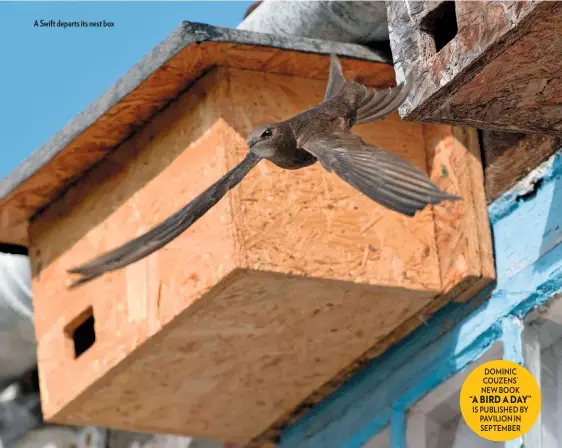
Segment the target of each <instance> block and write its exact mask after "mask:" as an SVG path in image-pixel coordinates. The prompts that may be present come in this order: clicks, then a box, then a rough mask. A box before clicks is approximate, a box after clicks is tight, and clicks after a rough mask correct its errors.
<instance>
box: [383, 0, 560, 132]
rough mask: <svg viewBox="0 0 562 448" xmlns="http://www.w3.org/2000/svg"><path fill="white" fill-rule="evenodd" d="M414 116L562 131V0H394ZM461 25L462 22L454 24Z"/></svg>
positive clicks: (406, 111) (398, 48)
mask: <svg viewBox="0 0 562 448" xmlns="http://www.w3.org/2000/svg"><path fill="white" fill-rule="evenodd" d="M387 10H388V20H389V29H390V43H391V48H392V52H393V58H394V62H395V66H396V68H397V78H398V81H401V79H402V78H403V76H404V74H405V73H410V72H411V73H412V74H413V78H414V85H415V86H416V89H415V92H414V94H412V95H410V96H409V98H408V99H407V101H406V102H405V104H404V105H403V106H402V107H401V108H400V115H401V116H402V117H403V118H405V119H408V120H413V121H424V122H441V123H449V124H457V125H463V126H470V127H476V128H483V129H495V130H501V131H513V132H524V133H539V134H548V135H554V136H562V93H561V92H562V58H561V57H560V55H561V54H562V3H561V2H550V1H542V2H541V1H536V2H521V1H504V2H465V1H459V2H454V1H410V0H400V1H387ZM455 25H456V26H455Z"/></svg>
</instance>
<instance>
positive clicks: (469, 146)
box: [423, 124, 495, 301]
mask: <svg viewBox="0 0 562 448" xmlns="http://www.w3.org/2000/svg"><path fill="white" fill-rule="evenodd" d="M423 129H424V135H425V139H426V144H427V156H428V162H429V166H430V167H431V173H430V177H431V179H432V180H433V181H434V182H435V183H436V184H437V185H439V186H440V187H441V188H442V189H444V190H451V189H456V190H457V191H461V192H462V193H463V200H462V201H461V202H448V203H444V204H443V205H442V206H440V207H434V221H435V234H436V238H437V249H438V254H439V260H440V266H441V282H442V288H443V291H444V293H446V294H448V295H450V296H451V297H454V298H455V300H457V301H464V300H467V299H469V298H471V297H472V294H468V293H467V294H463V293H462V291H468V290H471V291H473V290H474V288H472V286H474V284H475V283H477V284H478V285H479V286H478V288H477V290H478V289H481V288H482V287H483V286H484V285H486V284H488V283H489V282H490V281H492V280H493V279H494V278H495V269H494V257H493V251H492V235H491V231H490V226H489V220H488V210H487V207H486V197H485V192H484V188H483V185H484V173H483V169H482V161H481V157H480V146H479V144H478V134H477V131H476V130H475V129H469V128H458V127H451V126H449V125H438V124H427V125H424V127H423Z"/></svg>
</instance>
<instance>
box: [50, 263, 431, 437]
mask: <svg viewBox="0 0 562 448" xmlns="http://www.w3.org/2000/svg"><path fill="white" fill-rule="evenodd" d="M433 297H434V293H433V292H420V291H407V290H400V289H396V288H385V287H379V286H369V285H354V284H350V283H349V282H340V281H328V280H324V279H318V280H316V279H307V280H306V281H303V278H302V277H300V276H292V275H281V274H277V275H273V274H271V273H263V272H257V271H237V272H235V273H233V274H232V275H231V276H229V277H228V278H227V279H225V281H224V282H222V283H221V285H219V287H218V288H215V289H213V290H212V291H211V292H210V293H209V294H207V295H206V296H205V297H204V298H202V299H200V304H201V305H202V306H195V307H194V308H193V309H190V310H189V311H188V312H185V313H182V314H181V315H179V316H178V317H177V318H176V319H174V320H173V321H172V322H170V324H168V325H167V326H166V328H165V329H164V330H163V331H161V332H159V333H158V334H156V335H155V336H153V337H152V338H151V339H150V340H149V341H148V342H147V343H146V344H144V345H143V346H142V347H140V348H139V349H138V351H135V352H134V353H132V354H131V356H130V357H129V359H127V361H126V362H125V363H124V365H123V366H121V365H120V366H118V367H117V368H116V369H114V371H113V372H111V373H110V374H109V375H106V376H105V377H104V378H101V379H100V381H98V382H97V383H96V384H94V385H93V386H92V387H91V388H90V389H89V390H87V391H86V393H84V394H82V395H81V396H80V397H78V398H77V399H76V400H75V401H73V402H71V403H70V404H69V405H68V406H66V407H65V408H64V409H62V410H61V412H60V413H59V414H58V415H56V418H55V420H54V421H57V422H61V423H72V424H77V423H79V422H83V423H86V422H87V423H88V424H90V425H95V426H101V427H110V428H119V429H123V430H130V431H141V432H165V433H174V434H178V435H186V436H192V437H199V438H210V439H215V440H220V441H223V442H235V443H239V444H241V445H242V446H245V444H246V443H248V442H249V441H250V440H251V439H253V438H254V437H256V436H257V435H258V434H260V433H261V432H263V431H265V430H266V429H267V428H268V427H270V426H271V425H272V424H273V423H274V422H275V421H276V420H277V419H278V418H280V417H282V416H283V415H285V414H287V413H289V412H290V411H292V410H293V409H295V408H296V407H298V406H299V404H300V403H301V402H302V400H303V398H304V397H306V396H307V395H309V394H310V393H311V392H312V391H314V390H316V389H318V388H320V387H321V386H322V385H323V384H325V383H326V382H327V381H329V380H330V378H332V377H333V376H334V375H336V374H337V373H338V372H339V370H340V369H341V368H342V366H343V365H347V364H349V363H351V362H352V361H353V360H354V359H355V358H357V357H359V356H360V355H361V354H362V353H363V352H364V351H365V349H366V347H369V346H370V344H371V343H372V341H373V340H376V339H379V338H381V337H383V336H384V335H385V334H387V333H389V332H392V331H393V330H394V326H395V323H396V322H398V321H400V320H401V319H403V316H405V315H410V314H411V311H412V309H414V308H416V307H418V306H419V305H423V304H427V303H429V302H430V301H431V300H432V298H433ZM203 301H204V303H202V302H203Z"/></svg>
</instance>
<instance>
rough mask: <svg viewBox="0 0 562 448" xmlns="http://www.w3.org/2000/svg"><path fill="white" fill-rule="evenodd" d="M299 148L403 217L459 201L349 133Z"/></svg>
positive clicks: (402, 162)
mask: <svg viewBox="0 0 562 448" xmlns="http://www.w3.org/2000/svg"><path fill="white" fill-rule="evenodd" d="M303 148H304V149H305V150H306V151H308V152H310V153H311V154H313V155H314V156H316V157H317V158H318V160H319V161H320V163H321V164H322V166H323V167H324V168H325V169H326V170H327V171H330V172H334V173H336V174H337V175H338V176H339V177H341V178H342V179H343V180H345V181H346V182H347V183H349V184H350V185H352V186H353V187H355V188H356V189H357V190H359V191H360V192H361V193H363V194H365V195H366V196H368V197H369V198H371V199H372V200H374V201H376V202H378V203H379V204H381V205H383V206H385V207H386V208H389V209H390V210H394V211H396V212H398V213H402V214H403V215H407V216H414V215H415V214H416V212H417V211H418V210H421V209H423V208H424V207H425V206H426V205H428V204H437V203H439V202H441V201H444V200H457V199H460V198H459V197H458V196H454V195H451V194H448V193H445V192H443V191H441V190H440V189H439V188H438V187H437V186H436V185H435V184H433V183H432V182H431V181H430V180H429V177H428V176H427V174H425V173H424V172H422V171H420V170H418V169H417V168H416V167H415V166H414V165H412V164H411V163H410V162H409V161H407V160H405V159H403V158H402V157H400V156H398V155H396V154H393V153H391V152H388V151H384V150H382V149H380V148H377V147H376V146H371V145H367V144H366V143H365V142H364V141H363V140H362V139H361V137H359V136H358V135H357V134H354V133H352V132H351V131H347V132H340V133H333V134H331V135H327V136H322V137H320V138H316V139H314V140H309V141H307V142H305V143H304V144H303Z"/></svg>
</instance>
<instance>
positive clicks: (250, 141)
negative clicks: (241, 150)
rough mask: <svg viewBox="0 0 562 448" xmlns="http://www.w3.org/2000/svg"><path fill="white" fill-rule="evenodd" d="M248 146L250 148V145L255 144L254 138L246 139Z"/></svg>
mask: <svg viewBox="0 0 562 448" xmlns="http://www.w3.org/2000/svg"><path fill="white" fill-rule="evenodd" d="M247 143H248V148H251V147H252V146H254V145H255V144H256V140H248V142H247Z"/></svg>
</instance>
